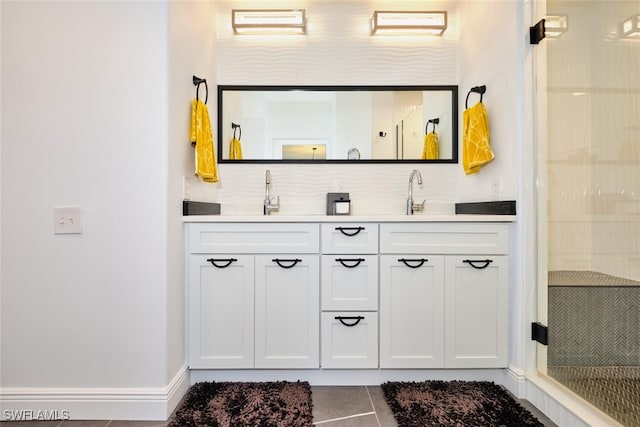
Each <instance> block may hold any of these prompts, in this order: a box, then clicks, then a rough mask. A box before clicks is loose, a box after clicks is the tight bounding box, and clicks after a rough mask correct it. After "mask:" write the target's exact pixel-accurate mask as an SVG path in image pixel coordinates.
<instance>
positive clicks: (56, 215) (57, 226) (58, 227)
mask: <svg viewBox="0 0 640 427" xmlns="http://www.w3.org/2000/svg"><path fill="white" fill-rule="evenodd" d="M53 233H54V234H82V215H81V214H80V207H78V206H56V207H54V208H53Z"/></svg>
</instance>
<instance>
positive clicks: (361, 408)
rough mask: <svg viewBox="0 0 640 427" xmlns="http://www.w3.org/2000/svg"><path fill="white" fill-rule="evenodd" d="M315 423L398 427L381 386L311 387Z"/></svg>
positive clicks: (146, 424)
mask: <svg viewBox="0 0 640 427" xmlns="http://www.w3.org/2000/svg"><path fill="white" fill-rule="evenodd" d="M311 392H312V398H313V420H314V424H315V425H316V426H318V427H397V425H398V424H397V423H396V422H395V420H394V418H393V414H392V413H391V410H390V409H389V407H388V406H387V403H386V402H385V399H384V395H383V393H382V389H381V388H380V386H349V387H347V386H340V387H333V386H331V387H330V386H312V387H311ZM520 403H521V404H522V405H523V406H524V407H526V408H527V409H528V410H529V411H531V412H532V413H533V414H534V415H535V416H536V417H538V419H539V420H540V421H541V422H542V423H543V424H544V425H545V427H557V426H556V425H555V424H554V423H553V422H551V421H550V420H549V419H548V418H546V417H545V416H544V415H543V414H542V413H541V412H539V411H538V410H537V409H536V408H534V407H533V406H532V405H531V404H529V403H528V402H527V401H523V400H521V401H520ZM0 424H2V425H3V426H5V427H166V425H167V423H165V422H162V421H114V420H112V421H22V422H11V423H9V422H0Z"/></svg>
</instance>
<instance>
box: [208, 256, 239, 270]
mask: <svg viewBox="0 0 640 427" xmlns="http://www.w3.org/2000/svg"><path fill="white" fill-rule="evenodd" d="M236 261H238V260H237V259H236V258H226V259H213V258H209V259H208V260H207V262H210V263H211V264H212V265H213V266H214V267H217V268H227V267H229V266H230V265H231V264H232V263H234V262H236ZM218 262H219V263H222V264H216V263H218Z"/></svg>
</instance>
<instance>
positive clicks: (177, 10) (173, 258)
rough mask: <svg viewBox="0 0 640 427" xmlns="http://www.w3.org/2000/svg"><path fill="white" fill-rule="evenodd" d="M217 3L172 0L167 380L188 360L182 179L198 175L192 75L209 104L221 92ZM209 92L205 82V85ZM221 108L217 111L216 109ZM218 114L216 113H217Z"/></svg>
mask: <svg viewBox="0 0 640 427" xmlns="http://www.w3.org/2000/svg"><path fill="white" fill-rule="evenodd" d="M215 34H216V26H215V8H214V6H213V4H212V3H211V2H203V1H189V2H186V1H183V2H173V1H172V2H169V115H168V118H167V123H168V125H169V140H168V150H169V158H168V165H167V167H168V171H169V174H168V197H167V212H168V218H167V219H168V220H167V224H166V227H167V242H168V245H167V256H166V259H167V293H166V307H167V312H166V323H167V340H166V351H167V356H168V360H167V366H166V369H167V381H169V380H170V379H171V378H172V377H173V376H174V375H175V374H176V372H177V371H178V370H179V369H180V368H182V367H183V366H184V365H185V332H184V331H185V314H184V309H185V299H184V242H183V227H182V198H183V194H182V180H183V177H189V178H190V179H191V178H192V177H193V170H194V166H193V148H192V147H191V143H190V141H189V126H190V114H191V101H192V100H193V98H194V97H195V86H194V85H193V82H192V76H193V75H196V76H198V77H200V78H206V79H207V82H208V85H209V102H208V103H207V104H208V105H209V106H214V105H215V104H216V96H215V95H216V93H215V89H216V88H215V81H216V74H215V66H214V59H215ZM200 95H201V96H204V87H201V88H200ZM214 112H215V109H214V110H213V111H212V112H211V114H213V113H214ZM213 117H215V116H213Z"/></svg>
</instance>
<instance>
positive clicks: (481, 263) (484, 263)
mask: <svg viewBox="0 0 640 427" xmlns="http://www.w3.org/2000/svg"><path fill="white" fill-rule="evenodd" d="M462 262H465V263H467V264H469V265H470V266H471V267H473V268H475V269H476V270H482V269H484V268H487V267H489V264H491V263H492V262H493V260H492V259H479V260H472V259H464V260H462ZM476 264H477V265H476Z"/></svg>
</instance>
